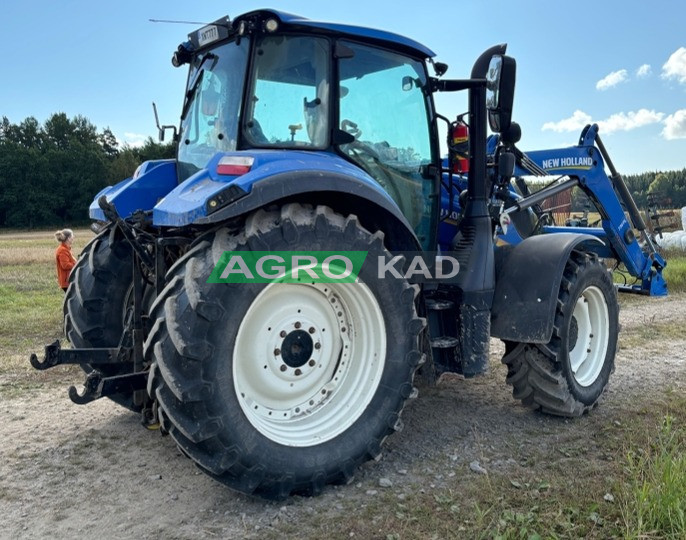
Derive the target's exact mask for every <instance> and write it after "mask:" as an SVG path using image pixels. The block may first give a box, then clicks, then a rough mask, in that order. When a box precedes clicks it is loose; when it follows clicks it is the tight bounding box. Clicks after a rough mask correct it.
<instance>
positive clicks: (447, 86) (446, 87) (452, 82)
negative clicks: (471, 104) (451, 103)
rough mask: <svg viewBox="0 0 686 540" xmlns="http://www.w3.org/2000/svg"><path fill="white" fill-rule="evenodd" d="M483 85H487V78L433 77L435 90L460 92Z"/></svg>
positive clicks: (432, 84)
mask: <svg viewBox="0 0 686 540" xmlns="http://www.w3.org/2000/svg"><path fill="white" fill-rule="evenodd" d="M482 86H483V87H486V79H431V89H432V91H434V92H459V91H460V90H469V89H470V88H480V87H482Z"/></svg>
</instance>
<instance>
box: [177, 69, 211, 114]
mask: <svg viewBox="0 0 686 540" xmlns="http://www.w3.org/2000/svg"><path fill="white" fill-rule="evenodd" d="M204 74H205V70H204V69H203V70H202V71H200V72H199V73H198V74H197V75H196V76H195V81H193V84H192V85H191V87H190V88H189V89H188V92H186V102H185V103H184V104H183V109H182V111H181V121H183V120H185V118H186V115H187V114H188V109H190V108H191V103H192V102H193V97H194V96H195V93H196V92H197V91H198V88H199V87H200V83H201V82H202V76H203V75H204Z"/></svg>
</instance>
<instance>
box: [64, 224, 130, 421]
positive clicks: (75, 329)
mask: <svg viewBox="0 0 686 540" xmlns="http://www.w3.org/2000/svg"><path fill="white" fill-rule="evenodd" d="M132 274H133V270H132V251H131V247H130V246H129V245H128V244H127V243H126V241H125V240H124V239H122V238H120V237H119V236H118V235H117V234H116V230H114V229H108V230H107V231H105V232H103V233H101V234H99V235H98V236H96V237H95V238H94V239H93V240H92V241H91V242H90V243H89V244H88V245H87V246H86V247H85V248H84V250H83V253H81V256H80V257H79V260H78V262H77V263H76V266H74V269H73V270H72V272H71V275H70V278H69V288H68V289H67V294H66V296H65V299H64V305H63V310H64V332H65V335H66V337H67V339H68V340H69V341H70V342H71V344H72V346H73V347H75V348H91V347H94V348H99V347H103V348H110V347H116V346H117V345H119V341H120V340H121V337H122V334H123V332H124V321H125V319H126V312H127V308H128V307H129V305H130V303H131V301H132V298H131V291H132V279H133V278H132ZM84 369H85V371H90V368H88V367H84ZM99 370H100V371H101V372H102V373H103V374H104V375H106V376H113V375H119V374H121V373H124V372H127V371H128V370H129V367H127V366H121V367H120V366H116V365H113V366H103V367H101V368H99ZM111 399H112V400H113V401H115V402H117V403H119V404H120V405H122V406H124V407H126V408H128V409H131V410H135V411H138V410H140V407H138V406H136V405H134V403H133V394H132V393H127V394H117V395H115V396H111Z"/></svg>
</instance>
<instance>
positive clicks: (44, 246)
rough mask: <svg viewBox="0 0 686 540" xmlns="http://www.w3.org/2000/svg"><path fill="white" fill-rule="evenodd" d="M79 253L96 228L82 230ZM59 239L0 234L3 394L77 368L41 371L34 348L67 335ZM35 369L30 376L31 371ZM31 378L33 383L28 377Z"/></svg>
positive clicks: (37, 349) (39, 350) (37, 350)
mask: <svg viewBox="0 0 686 540" xmlns="http://www.w3.org/2000/svg"><path fill="white" fill-rule="evenodd" d="M75 235H76V241H75V243H74V248H73V250H74V253H75V254H78V253H80V251H81V249H83V246H84V245H85V244H86V243H87V242H88V240H89V239H90V238H92V237H93V234H92V233H90V232H89V231H76V233H75ZM56 247H57V242H56V241H55V239H54V237H52V233H51V232H47V231H46V232H42V233H41V232H30V233H12V234H0V376H1V377H2V379H1V380H0V395H2V396H4V397H7V396H10V395H14V394H15V393H17V392H20V391H22V390H23V389H24V390H31V389H35V388H36V385H35V384H33V383H35V382H37V381H38V382H41V383H42V382H50V381H54V380H61V379H63V378H64V375H65V373H68V372H69V370H70V369H73V368H55V369H54V370H48V371H44V372H36V371H35V370H33V368H32V367H31V365H30V364H29V362H28V355H29V353H30V352H35V353H39V354H42V351H43V346H44V345H46V344H48V343H51V342H53V341H54V340H55V339H60V338H62V302H63V300H64V292H63V291H62V289H60V288H59V286H58V284H57V276H56V270H55V263H54V262H53V257H54V252H55V248H56ZM29 374H30V377H28V375H29ZM29 381H30V384H29V383H28V382H29Z"/></svg>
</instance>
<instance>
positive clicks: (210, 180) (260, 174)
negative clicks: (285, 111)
mask: <svg viewBox="0 0 686 540" xmlns="http://www.w3.org/2000/svg"><path fill="white" fill-rule="evenodd" d="M224 156H241V157H246V156H251V157H253V158H254V160H255V161H254V163H253V166H252V169H251V170H250V172H248V173H246V174H244V175H241V176H227V175H219V174H217V172H216V170H217V164H218V162H219V160H220V159H221V158H222V157H224ZM298 171H302V172H305V171H307V172H314V173H316V174H321V176H322V177H325V176H326V175H327V174H330V173H332V172H334V173H338V174H341V175H346V176H349V177H352V178H355V179H356V180H359V181H361V182H363V183H364V184H367V185H369V187H371V188H372V189H374V190H375V191H376V192H378V193H379V194H380V195H382V196H383V197H384V198H385V199H387V200H388V203H389V204H390V205H393V206H395V207H397V205H396V203H395V202H394V201H393V199H391V197H390V196H389V195H388V194H387V193H386V192H385V191H384V190H383V189H382V188H381V186H379V184H378V183H377V182H376V181H375V180H373V179H372V178H371V177H370V176H369V175H368V174H367V173H365V172H364V171H363V170H362V169H360V168H359V167H356V166H355V165H353V164H352V163H349V162H348V161H346V160H344V159H343V158H341V157H339V156H337V155H335V154H331V153H328V152H303V151H296V150H246V151H241V152H220V153H218V154H216V155H215V156H214V157H213V158H212V159H211V160H210V161H209V163H208V164H207V168H206V169H202V170H200V171H198V172H197V173H195V174H194V175H193V176H191V177H190V178H188V180H186V181H185V182H183V183H182V184H180V185H179V186H177V187H176V188H175V189H174V190H172V191H171V192H169V193H168V194H167V195H166V197H165V198H164V199H163V200H161V201H160V202H159V203H158V204H157V205H156V206H155V208H154V209H153V214H152V215H153V224H154V225H158V226H175V227H180V226H184V225H190V224H192V223H194V222H196V221H198V220H199V219H201V218H204V217H206V216H207V215H208V212H207V208H206V203H207V201H208V200H209V199H211V198H212V197H213V196H214V195H216V194H217V193H219V192H221V191H222V190H224V189H226V188H227V187H228V186H229V185H235V186H237V187H239V188H241V189H242V190H243V191H245V192H246V193H249V192H250V191H251V189H252V186H253V185H254V184H256V183H257V182H260V181H261V180H264V179H266V178H271V177H273V176H277V175H279V174H282V173H291V172H298Z"/></svg>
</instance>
